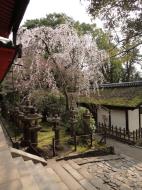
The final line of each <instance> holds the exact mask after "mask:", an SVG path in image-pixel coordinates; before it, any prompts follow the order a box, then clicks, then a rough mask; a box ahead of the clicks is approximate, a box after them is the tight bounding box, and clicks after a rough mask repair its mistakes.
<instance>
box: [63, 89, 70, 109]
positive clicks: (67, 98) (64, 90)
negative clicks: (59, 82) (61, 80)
mask: <svg viewBox="0 0 142 190" xmlns="http://www.w3.org/2000/svg"><path fill="white" fill-rule="evenodd" d="M63 93H64V96H65V100H66V111H69V97H68V93H67V90H66V88H64V89H63Z"/></svg>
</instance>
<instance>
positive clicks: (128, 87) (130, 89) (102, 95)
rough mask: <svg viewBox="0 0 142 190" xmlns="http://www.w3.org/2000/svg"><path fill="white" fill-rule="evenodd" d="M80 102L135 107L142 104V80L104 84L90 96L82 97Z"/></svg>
mask: <svg viewBox="0 0 142 190" xmlns="http://www.w3.org/2000/svg"><path fill="white" fill-rule="evenodd" d="M79 102H80V103H88V104H89V103H91V104H95V105H102V106H106V107H118V108H120V107H125V108H126V107H127V108H132V109H133V108H136V107H137V106H139V105H141V104H142V81H136V82H130V83H113V84H103V85H101V88H100V89H99V91H98V92H96V93H93V94H92V95H91V96H90V97H80V100H79Z"/></svg>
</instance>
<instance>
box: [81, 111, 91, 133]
mask: <svg viewBox="0 0 142 190" xmlns="http://www.w3.org/2000/svg"><path fill="white" fill-rule="evenodd" d="M90 119H91V115H90V113H89V111H88V110H86V112H85V113H84V114H83V128H84V134H86V135H87V134H90V132H91V130H90Z"/></svg>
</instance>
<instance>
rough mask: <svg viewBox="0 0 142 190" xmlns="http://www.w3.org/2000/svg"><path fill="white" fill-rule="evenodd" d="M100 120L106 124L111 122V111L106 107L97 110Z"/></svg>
mask: <svg viewBox="0 0 142 190" xmlns="http://www.w3.org/2000/svg"><path fill="white" fill-rule="evenodd" d="M97 116H98V122H100V123H105V124H106V125H108V124H109V111H108V110H104V109H101V108H100V109H98V112H97Z"/></svg>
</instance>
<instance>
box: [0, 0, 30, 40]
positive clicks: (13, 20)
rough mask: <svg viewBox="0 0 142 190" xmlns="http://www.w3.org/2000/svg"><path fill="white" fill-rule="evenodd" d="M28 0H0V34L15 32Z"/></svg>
mask: <svg viewBox="0 0 142 190" xmlns="http://www.w3.org/2000/svg"><path fill="white" fill-rule="evenodd" d="M28 3H29V0H18V1H17V0H0V36H2V37H5V38H8V36H9V34H10V32H11V31H13V32H17V30H18V27H19V25H20V22H21V20H22V18H23V15H24V12H25V10H26V7H27V5H28Z"/></svg>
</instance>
